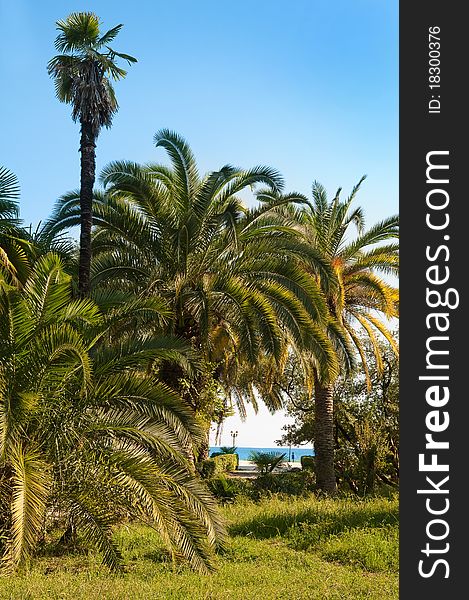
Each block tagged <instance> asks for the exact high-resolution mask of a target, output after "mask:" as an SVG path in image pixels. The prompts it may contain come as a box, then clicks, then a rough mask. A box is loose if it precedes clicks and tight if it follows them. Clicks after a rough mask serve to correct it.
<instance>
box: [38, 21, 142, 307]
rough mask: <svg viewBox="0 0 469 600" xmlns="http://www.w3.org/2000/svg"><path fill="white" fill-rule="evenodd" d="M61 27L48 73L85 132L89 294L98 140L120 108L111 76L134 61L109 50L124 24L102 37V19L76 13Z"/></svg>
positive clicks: (83, 269) (85, 282) (84, 249)
mask: <svg viewBox="0 0 469 600" xmlns="http://www.w3.org/2000/svg"><path fill="white" fill-rule="evenodd" d="M57 29H58V30H59V31H60V33H59V35H58V36H57V38H56V40H55V48H56V50H57V51H58V52H60V53H61V54H59V55H57V56H54V57H53V58H52V59H51V60H50V61H49V63H48V66H47V70H48V73H49V75H51V76H52V77H53V78H54V79H55V90H56V94H57V98H58V99H59V100H60V101H61V102H66V103H68V104H71V105H72V118H73V120H74V121H79V123H80V128H81V139H80V152H81V177H80V210H81V218H80V228H81V231H80V261H79V293H80V295H81V296H88V295H89V293H90V264H91V226H92V200H93V186H94V181H95V171H96V151H95V148H96V140H97V138H98V135H99V132H100V129H101V128H102V127H103V126H105V127H110V126H111V123H112V118H113V116H114V115H115V114H116V112H117V109H118V104H117V100H116V96H115V93H114V89H113V87H112V84H111V81H110V78H111V79H113V80H114V81H117V80H119V79H122V78H123V77H125V75H126V71H124V70H123V69H122V68H120V67H118V66H117V64H116V62H115V59H116V57H119V58H122V59H124V60H126V61H127V62H128V63H129V64H130V63H133V62H136V59H135V58H133V57H132V56H129V55H128V54H122V53H119V52H116V51H115V50H113V49H112V48H110V47H109V44H110V43H111V42H112V41H113V40H114V39H115V37H116V36H117V34H118V33H119V31H120V30H121V29H122V25H117V26H116V27H113V28H112V29H110V30H109V31H107V32H106V33H105V34H103V35H101V32H100V21H99V18H98V17H97V16H96V15H95V14H93V13H91V12H81V13H72V14H71V15H69V16H68V17H67V18H66V19H65V20H59V21H57ZM103 49H106V52H103V51H102V50H103Z"/></svg>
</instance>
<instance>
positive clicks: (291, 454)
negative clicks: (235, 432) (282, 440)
mask: <svg viewBox="0 0 469 600" xmlns="http://www.w3.org/2000/svg"><path fill="white" fill-rule="evenodd" d="M218 450H220V447H219V446H210V454H211V453H212V452H217V451H218ZM254 451H255V452H275V453H276V454H281V453H283V452H285V454H286V456H285V458H286V459H287V460H288V459H289V458H290V461H291V462H300V459H301V457H302V456H314V450H313V449H312V448H295V447H293V446H292V447H291V448H288V447H286V448H285V447H281V446H276V447H275V448H241V447H239V446H238V447H237V449H236V452H237V454H238V456H239V460H249V455H250V454H251V452H254Z"/></svg>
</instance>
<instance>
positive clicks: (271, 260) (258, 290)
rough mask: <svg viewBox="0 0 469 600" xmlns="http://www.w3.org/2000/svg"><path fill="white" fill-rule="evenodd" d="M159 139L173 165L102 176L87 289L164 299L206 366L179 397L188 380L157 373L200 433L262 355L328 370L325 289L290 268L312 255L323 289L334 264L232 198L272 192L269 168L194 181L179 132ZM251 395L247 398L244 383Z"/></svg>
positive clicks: (60, 215)
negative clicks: (300, 355) (305, 351)
mask: <svg viewBox="0 0 469 600" xmlns="http://www.w3.org/2000/svg"><path fill="white" fill-rule="evenodd" d="M155 142H156V145H157V146H159V147H163V148H164V149H165V150H166V151H167V152H168V154H169V158H170V160H171V167H166V166H163V165H159V164H147V165H139V164H135V163H131V162H123V161H121V162H114V163H111V164H110V165H108V166H107V167H106V168H105V169H104V171H103V173H102V175H101V180H102V182H103V184H104V185H105V188H106V193H105V194H102V193H95V202H94V206H93V213H94V222H95V224H96V233H95V236H94V240H93V253H94V259H93V265H92V277H93V283H94V285H96V286H100V287H101V288H106V287H113V288H116V287H117V288H119V289H122V290H126V289H127V290H133V291H134V292H136V293H139V294H141V295H148V294H150V295H156V296H159V297H162V298H163V299H165V300H166V301H167V303H168V305H169V306H170V307H171V313H172V314H171V318H170V320H169V322H168V327H167V333H171V334H176V335H178V336H180V337H182V338H183V339H185V340H187V341H189V342H190V343H191V344H192V346H193V347H194V348H195V349H197V350H198V351H199V352H200V353H201V354H202V356H203V359H204V363H205V366H206V369H205V376H203V375H201V376H199V378H198V379H197V380H195V381H192V382H189V384H188V385H186V386H185V387H184V390H182V389H181V381H182V380H184V379H186V377H185V375H184V372H183V371H182V370H181V369H179V368H177V366H175V365H174V363H165V364H163V365H162V368H161V371H160V373H161V376H162V378H163V380H164V381H166V382H167V383H168V384H170V385H172V386H173V387H174V388H175V389H178V390H179V391H180V392H183V393H184V397H185V399H186V402H187V403H188V404H189V405H190V406H191V408H192V409H193V410H194V411H195V412H196V414H198V415H199V417H201V418H203V419H204V420H205V425H206V430H207V432H208V426H209V421H210V420H211V419H213V411H214V405H215V403H216V402H217V396H218V395H219V394H220V392H221V389H220V388H224V390H225V391H226V390H227V389H228V390H229V389H233V387H234V386H236V372H237V371H240V370H241V366H242V365H243V364H245V363H249V364H251V365H256V364H259V362H260V361H261V358H262V357H267V359H268V360H269V361H270V364H276V365H277V366H278V365H279V364H281V363H282V361H283V359H284V356H285V352H286V348H287V345H288V344H290V345H293V346H294V347H297V348H299V347H305V346H309V347H311V348H314V350H315V353H316V354H317V355H318V356H320V357H321V359H322V360H321V365H323V368H324V370H326V369H327V368H329V367H330V366H331V364H332V363H334V355H333V352H332V350H331V346H330V343H329V341H328V339H327V337H326V336H325V335H324V333H323V328H321V327H320V326H318V322H319V323H321V322H323V321H324V319H325V318H326V315H327V307H326V304H325V301H324V297H323V294H322V293H321V291H320V290H319V288H318V286H317V285H316V282H315V281H314V280H313V279H311V278H310V277H309V276H308V275H307V274H306V273H305V272H304V271H303V270H302V269H301V268H300V267H299V266H298V262H299V260H300V258H301V259H302V260H307V259H310V262H311V263H312V264H313V263H314V264H315V265H316V266H317V268H318V269H319V271H320V272H321V274H322V280H323V281H324V282H325V281H327V277H328V275H329V273H330V269H329V267H328V265H327V264H325V263H324V261H322V260H321V257H319V256H318V254H317V252H316V251H315V249H314V248H313V247H312V246H310V245H309V244H307V243H305V242H304V241H301V240H300V239H299V238H298V234H297V232H295V231H294V230H293V229H291V228H288V227H278V226H277V224H276V223H275V221H272V222H270V221H269V217H268V216H265V215H262V214H261V212H259V211H249V210H248V209H246V208H245V206H244V205H243V203H242V202H241V200H240V197H239V194H241V193H242V192H243V190H245V189H246V188H249V187H253V186H256V185H258V184H260V183H261V184H264V185H267V186H269V189H270V190H273V191H280V189H281V187H282V180H281V177H280V176H279V174H278V173H277V172H276V171H274V170H273V169H271V168H268V167H262V166H258V167H254V168H252V169H248V170H242V169H239V168H235V167H233V166H231V165H225V166H223V167H222V168H221V169H219V170H218V171H213V172H210V173H208V174H207V175H205V176H204V177H200V176H199V173H198V169H197V165H196V162H195V158H194V156H193V154H192V151H191V149H190V148H189V146H188V144H187V143H186V142H185V141H184V140H183V139H182V138H181V137H180V136H178V135H177V134H175V133H173V132H171V131H168V130H162V131H160V132H158V133H157V134H156V136H155ZM289 200H290V199H289ZM77 201H78V194H77V192H74V193H71V194H67V195H65V196H64V197H63V198H62V199H61V200H60V201H59V204H58V206H57V208H56V211H55V215H54V216H53V218H52V219H51V221H50V223H49V228H50V231H52V232H56V231H62V230H63V229H64V228H67V227H70V226H72V225H75V224H76V223H77V219H78V217H79V207H78V204H77ZM259 379H260V378H259ZM247 387H249V386H247ZM267 388H268V386H267V385H264V386H263V388H262V387H261V391H267V392H268V391H269V390H268V389H267ZM243 391H244V390H243ZM250 391H251V394H250V395H251V397H252V398H253V399H254V393H253V392H252V384H251V388H250ZM237 399H238V400H241V399H242V398H241V394H240V395H238V396H237ZM276 407H278V406H276ZM207 450H208V445H207V444H206V448H205V454H206V453H207Z"/></svg>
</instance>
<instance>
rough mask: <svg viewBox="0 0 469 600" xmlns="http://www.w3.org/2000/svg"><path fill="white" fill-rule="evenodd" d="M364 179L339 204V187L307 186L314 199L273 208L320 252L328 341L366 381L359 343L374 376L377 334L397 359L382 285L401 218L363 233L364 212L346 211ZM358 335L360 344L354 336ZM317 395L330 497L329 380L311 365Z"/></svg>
mask: <svg viewBox="0 0 469 600" xmlns="http://www.w3.org/2000/svg"><path fill="white" fill-rule="evenodd" d="M363 180H364V178H362V179H361V180H360V181H359V183H358V184H357V185H356V186H355V187H354V188H353V190H352V193H351V194H350V196H349V197H348V198H347V199H346V200H344V201H342V200H341V198H340V193H341V190H340V189H339V190H338V191H337V193H336V194H335V196H334V198H333V199H332V201H329V200H328V198H327V193H326V190H325V189H324V187H323V186H322V185H321V184H319V183H318V182H314V184H313V201H312V203H309V202H308V201H307V199H306V198H304V203H303V205H302V206H301V207H300V208H298V209H296V208H292V207H291V206H290V207H285V205H281V206H280V208H279V209H276V210H277V212H278V213H282V215H283V217H284V218H291V219H294V220H296V221H297V223H298V228H299V230H300V231H301V233H302V235H303V236H304V239H305V240H306V241H307V242H308V243H309V244H311V245H312V246H313V247H314V248H316V249H317V250H318V252H319V253H320V254H321V256H322V257H323V259H324V260H325V261H327V262H328V264H329V265H330V267H331V269H332V270H333V271H334V273H335V276H336V281H337V282H338V285H337V286H335V287H333V288H332V287H330V286H328V287H327V288H325V287H324V285H323V284H322V282H321V280H320V277H318V276H317V275H314V277H315V278H316V280H317V281H318V284H319V285H320V286H321V287H322V289H323V292H324V295H325V297H326V299H327V304H328V308H329V313H330V317H331V318H330V320H329V322H328V325H327V327H326V330H325V332H326V333H327V335H328V336H329V339H330V340H331V342H332V344H333V346H334V348H335V352H336V355H337V358H338V360H339V363H340V364H341V366H342V372H345V373H347V372H348V371H350V370H351V369H353V368H354V365H355V363H356V358H358V359H359V362H360V364H361V366H362V368H363V370H364V373H365V376H366V378H367V381H369V374H368V366H367V359H366V353H365V350H364V347H363V339H368V340H369V341H370V343H371V346H372V348H373V350H374V359H375V361H376V366H377V368H378V371H380V370H381V369H382V366H383V361H382V353H381V347H380V344H379V337H380V336H383V337H384V339H385V340H387V342H388V343H389V345H390V346H391V347H392V348H393V350H394V351H395V352H396V353H397V346H396V343H395V340H394V337H393V335H392V333H391V332H390V331H389V329H388V327H387V325H386V320H388V319H392V318H395V317H397V316H398V290H397V289H396V288H395V287H394V286H392V285H391V284H390V283H389V282H387V281H386V280H385V279H383V275H397V274H398V265H399V256H398V250H399V246H398V243H397V242H396V241H394V240H396V239H397V238H398V235H399V219H398V217H397V216H392V217H389V218H387V219H384V220H383V221H381V222H379V223H376V224H375V225H373V226H372V227H370V228H369V229H366V228H365V222H364V216H363V211H362V209H361V208H359V207H358V208H352V202H353V200H354V198H355V196H356V194H357V192H358V190H359V189H360V186H361V184H362V182H363ZM358 330H362V331H363V333H364V335H365V338H363V337H360V336H359V335H358ZM312 375H313V379H314V395H315V437H314V448H315V456H316V475H317V485H318V488H319V489H321V490H322V491H324V492H326V493H328V494H334V493H335V492H336V477H335V472H334V433H333V428H334V406H333V379H331V378H330V377H326V378H325V377H324V376H323V375H322V374H321V373H320V372H318V370H317V367H316V366H315V365H314V366H313V371H312Z"/></svg>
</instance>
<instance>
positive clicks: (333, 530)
mask: <svg viewBox="0 0 469 600" xmlns="http://www.w3.org/2000/svg"><path fill="white" fill-rule="evenodd" d="M397 523H398V508H397V506H390V507H389V509H386V510H385V509H376V508H373V507H372V506H367V505H366V503H364V504H363V505H358V506H348V507H345V506H340V507H339V508H337V509H335V510H334V509H333V508H330V507H329V506H324V507H321V503H318V506H317V507H314V508H307V509H303V510H298V511H296V512H295V511H291V512H278V513H275V510H273V511H272V512H271V513H270V514H269V512H268V509H267V510H266V511H265V512H264V511H262V512H260V514H258V515H256V516H255V517H253V518H251V519H248V520H245V521H242V522H241V523H236V524H234V525H232V526H231V527H230V528H229V532H230V534H231V535H242V536H247V537H251V538H254V539H268V538H273V537H279V536H286V537H288V538H290V537H291V533H292V532H293V531H294V530H297V529H298V528H300V529H304V530H306V529H307V530H308V537H309V538H310V540H309V543H310V544H315V543H317V542H319V541H320V540H321V539H326V538H329V537H330V536H331V535H338V534H340V533H342V532H345V531H351V530H354V529H371V528H383V527H392V526H397Z"/></svg>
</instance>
